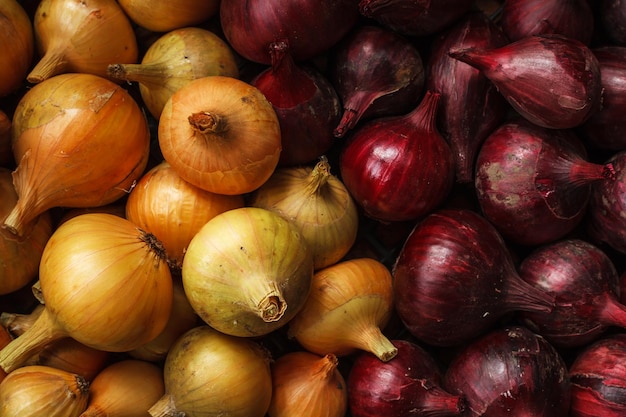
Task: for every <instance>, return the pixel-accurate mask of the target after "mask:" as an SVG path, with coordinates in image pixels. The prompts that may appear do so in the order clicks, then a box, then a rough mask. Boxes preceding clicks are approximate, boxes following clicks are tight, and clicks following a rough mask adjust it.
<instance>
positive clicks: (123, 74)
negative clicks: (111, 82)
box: [107, 62, 169, 87]
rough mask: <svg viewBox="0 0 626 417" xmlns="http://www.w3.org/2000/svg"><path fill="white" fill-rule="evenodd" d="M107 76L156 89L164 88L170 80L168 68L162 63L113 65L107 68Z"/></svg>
mask: <svg viewBox="0 0 626 417" xmlns="http://www.w3.org/2000/svg"><path fill="white" fill-rule="evenodd" d="M107 75H108V76H109V77H111V78H115V79H118V80H123V81H135V82H138V83H141V84H145V85H152V86H156V87H162V86H163V84H164V83H165V81H166V80H167V79H168V78H169V77H168V74H167V66H166V65H165V64H162V63H160V62H159V63H153V64H111V65H109V66H108V67H107Z"/></svg>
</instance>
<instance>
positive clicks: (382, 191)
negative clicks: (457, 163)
mask: <svg viewBox="0 0 626 417" xmlns="http://www.w3.org/2000/svg"><path fill="white" fill-rule="evenodd" d="M439 97H440V95H439V94H438V93H433V92H430V91H427V92H426V95H425V96H424V98H423V99H422V102H421V103H420V104H419V105H418V106H417V107H416V108H415V109H414V110H412V111H411V112H410V113H408V114H406V115H403V116H389V117H386V118H378V119H376V120H372V121H370V122H369V123H366V124H364V125H363V126H361V127H359V128H357V130H356V131H355V132H353V135H352V136H351V137H350V140H349V141H348V143H347V144H346V146H345V147H344V149H343V152H342V155H341V159H340V165H339V168H340V170H341V177H342V179H343V182H344V184H345V186H346V188H347V189H348V191H349V192H350V194H351V195H352V197H353V198H354V200H355V201H356V202H357V204H359V205H360V206H361V207H362V208H363V209H364V211H365V213H366V214H367V215H368V216H370V217H372V218H375V219H378V220H383V221H404V220H413V219H417V218H419V217H422V216H425V215H426V214H428V213H430V212H431V211H432V210H434V209H435V208H436V207H437V206H438V205H439V204H441V202H442V201H443V200H444V199H445V198H446V197H447V196H448V194H449V193H450V190H451V189H452V185H453V183H454V166H453V161H452V153H451V151H450V147H449V146H448V144H447V143H446V141H445V140H444V139H443V137H442V136H441V134H440V133H439V132H438V131H437V128H436V123H435V120H436V115H437V103H438V102H439Z"/></svg>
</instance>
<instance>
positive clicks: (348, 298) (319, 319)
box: [288, 258, 398, 361]
mask: <svg viewBox="0 0 626 417" xmlns="http://www.w3.org/2000/svg"><path fill="white" fill-rule="evenodd" d="M391 281H392V277H391V273H390V272H389V270H388V269H387V267H386V266H385V265H383V264H382V263H381V262H380V261H377V260H376V259H374V258H352V259H348V260H345V261H341V262H338V263H336V264H334V265H331V266H328V267H326V268H323V269H321V270H319V271H317V272H316V273H315V275H314V277H313V282H312V289H311V294H310V295H309V297H308V299H307V300H306V303H305V304H304V307H303V308H302V310H301V311H300V312H299V313H298V314H297V315H296V316H295V317H294V318H293V319H292V320H291V321H290V322H289V326H288V336H289V337H290V338H295V339H296V340H297V341H298V342H299V343H300V345H302V346H303V347H304V348H305V349H306V350H308V351H309V352H312V353H317V354H318V355H326V354H329V353H332V354H333V355H335V356H345V355H350V354H352V353H354V352H356V351H358V350H364V351H367V352H371V353H373V354H374V355H376V357H377V358H378V359H380V360H381V361H389V360H391V359H392V358H393V357H394V356H395V355H396V354H397V351H398V350H397V348H396V347H395V346H394V345H393V344H392V343H391V342H390V341H389V339H387V337H386V336H385V335H384V334H383V333H382V331H381V329H382V328H384V327H385V325H386V324H387V323H388V322H389V320H390V318H391V314H392V311H393V290H392V282H391Z"/></svg>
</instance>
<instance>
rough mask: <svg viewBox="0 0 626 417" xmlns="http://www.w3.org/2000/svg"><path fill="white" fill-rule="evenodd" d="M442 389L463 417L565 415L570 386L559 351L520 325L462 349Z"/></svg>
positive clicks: (547, 416)
mask: <svg viewBox="0 0 626 417" xmlns="http://www.w3.org/2000/svg"><path fill="white" fill-rule="evenodd" d="M444 386H445V387H446V389H447V390H449V391H450V392H454V393H456V394H459V395H463V396H464V397H465V398H466V401H467V411H466V413H465V414H464V416H468V417H503V416H517V417H565V416H567V411H568V409H569V403H570V401H569V393H570V389H571V388H570V383H569V379H568V374H567V366H566V364H565V362H564V360H563V358H562V357H561V356H560V354H559V352H558V351H557V350H556V349H555V348H554V346H552V345H551V344H550V343H548V341H546V340H545V339H544V338H543V337H541V336H539V335H537V334H535V333H533V332H532V331H530V330H529V329H527V328H526V327H523V326H510V327H505V328H498V329H495V330H493V331H491V332H489V333H488V334H486V335H484V336H483V337H481V338H479V339H477V340H474V341H472V342H471V343H470V344H468V345H467V346H465V347H464V348H462V349H461V351H460V352H459V354H458V356H456V357H455V358H454V359H453V360H452V362H451V363H450V364H449V366H448V368H447V370H446V373H445V375H444Z"/></svg>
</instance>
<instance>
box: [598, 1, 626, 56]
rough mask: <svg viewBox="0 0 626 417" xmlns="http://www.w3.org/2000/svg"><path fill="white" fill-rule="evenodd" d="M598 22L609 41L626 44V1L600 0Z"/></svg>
mask: <svg viewBox="0 0 626 417" xmlns="http://www.w3.org/2000/svg"><path fill="white" fill-rule="evenodd" d="M598 7H599V8H598V24H599V26H600V28H601V30H602V33H603V35H604V36H605V37H606V38H607V39H608V41H609V43H611V44H616V45H622V46H626V1H625V0H600V1H599V6H598Z"/></svg>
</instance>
